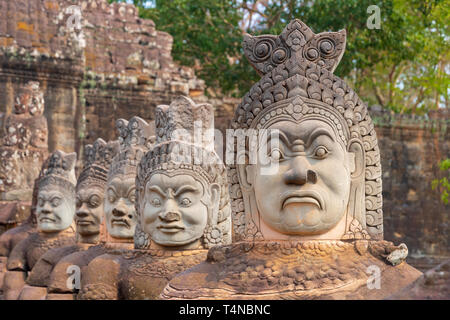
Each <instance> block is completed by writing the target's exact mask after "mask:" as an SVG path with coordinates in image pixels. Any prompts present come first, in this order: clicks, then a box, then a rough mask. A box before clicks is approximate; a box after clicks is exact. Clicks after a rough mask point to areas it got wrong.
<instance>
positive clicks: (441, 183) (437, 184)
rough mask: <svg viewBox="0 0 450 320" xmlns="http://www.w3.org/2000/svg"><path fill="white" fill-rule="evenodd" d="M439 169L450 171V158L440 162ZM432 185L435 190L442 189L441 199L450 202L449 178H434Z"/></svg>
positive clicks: (446, 202)
mask: <svg viewBox="0 0 450 320" xmlns="http://www.w3.org/2000/svg"><path fill="white" fill-rule="evenodd" d="M439 169H440V170H441V171H444V172H447V173H450V159H448V158H447V159H445V160H443V161H442V162H440V163H439ZM431 187H432V189H433V190H436V189H438V188H439V189H441V190H442V191H441V201H442V202H443V203H445V204H448V196H449V193H450V182H449V178H447V177H443V178H441V179H434V180H433V181H432V183H431Z"/></svg>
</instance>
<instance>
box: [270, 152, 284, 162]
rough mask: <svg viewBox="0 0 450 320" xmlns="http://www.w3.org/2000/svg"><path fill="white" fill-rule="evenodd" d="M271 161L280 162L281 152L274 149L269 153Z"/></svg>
mask: <svg viewBox="0 0 450 320" xmlns="http://www.w3.org/2000/svg"><path fill="white" fill-rule="evenodd" d="M270 157H271V158H272V160H280V159H281V158H282V155H281V152H280V150H278V149H274V150H272V151H271V152H270Z"/></svg>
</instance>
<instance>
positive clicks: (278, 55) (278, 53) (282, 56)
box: [272, 48, 288, 64]
mask: <svg viewBox="0 0 450 320" xmlns="http://www.w3.org/2000/svg"><path fill="white" fill-rule="evenodd" d="M287 56H288V55H287V52H286V49H284V48H278V49H276V50H275V51H274V52H273V54H272V61H273V62H274V63H276V64H280V63H283V62H284V61H285V60H286V58H287Z"/></svg>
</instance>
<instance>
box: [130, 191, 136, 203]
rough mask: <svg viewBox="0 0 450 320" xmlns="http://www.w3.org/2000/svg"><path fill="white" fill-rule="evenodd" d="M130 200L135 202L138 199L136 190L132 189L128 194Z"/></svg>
mask: <svg viewBox="0 0 450 320" xmlns="http://www.w3.org/2000/svg"><path fill="white" fill-rule="evenodd" d="M128 200H130V202H131V203H134V202H135V201H136V192H135V190H132V191H131V192H130V193H129V194H128Z"/></svg>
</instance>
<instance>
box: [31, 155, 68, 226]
mask: <svg viewBox="0 0 450 320" xmlns="http://www.w3.org/2000/svg"><path fill="white" fill-rule="evenodd" d="M76 157H77V154H76V153H75V152H73V153H68V154H67V153H65V152H62V151H59V150H56V151H55V152H53V153H52V154H51V156H50V158H49V160H48V162H47V166H46V167H45V168H43V170H42V171H41V175H40V177H39V178H38V181H37V188H38V195H37V205H36V220H37V228H38V230H39V231H42V232H59V231H63V230H65V229H67V228H69V227H70V226H71V225H72V222H73V217H74V214H75V184H76V178H75V170H74V168H75V161H76Z"/></svg>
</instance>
